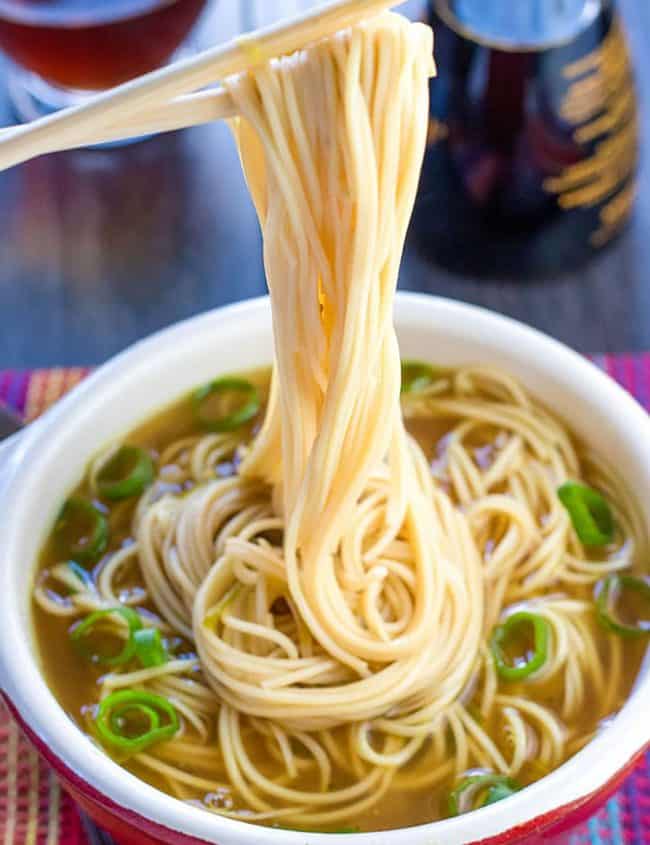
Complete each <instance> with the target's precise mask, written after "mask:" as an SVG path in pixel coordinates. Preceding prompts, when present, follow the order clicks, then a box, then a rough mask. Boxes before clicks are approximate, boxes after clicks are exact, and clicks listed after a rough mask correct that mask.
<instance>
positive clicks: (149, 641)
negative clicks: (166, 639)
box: [133, 628, 169, 668]
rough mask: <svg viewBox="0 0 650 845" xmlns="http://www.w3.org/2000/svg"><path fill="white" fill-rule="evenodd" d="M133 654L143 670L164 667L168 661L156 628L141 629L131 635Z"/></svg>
mask: <svg viewBox="0 0 650 845" xmlns="http://www.w3.org/2000/svg"><path fill="white" fill-rule="evenodd" d="M133 639H134V641H135V654H136V657H137V658H138V660H139V661H140V663H142V665H143V666H144V667H145V668H149V667H151V666H164V664H165V663H167V661H168V660H169V655H168V654H167V649H166V648H165V644H164V643H163V641H162V637H161V636H160V631H159V630H158V628H141V629H140V630H138V631H135V632H134V634H133Z"/></svg>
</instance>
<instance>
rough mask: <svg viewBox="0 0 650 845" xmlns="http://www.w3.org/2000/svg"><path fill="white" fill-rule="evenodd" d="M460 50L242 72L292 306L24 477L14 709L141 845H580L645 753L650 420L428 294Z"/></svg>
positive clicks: (290, 62) (107, 398) (183, 368)
mask: <svg viewBox="0 0 650 845" xmlns="http://www.w3.org/2000/svg"><path fill="white" fill-rule="evenodd" d="M432 47H433V45H432V33H431V31H430V30H429V29H428V28H427V27H426V26H424V25H422V24H420V23H411V22H409V21H407V20H406V19H405V18H403V17H401V16H400V15H396V14H392V13H385V14H380V15H377V16H375V17H372V18H370V19H368V20H366V21H363V22H361V23H359V24H358V25H354V26H352V27H350V28H349V29H347V30H343V31H341V32H339V33H336V34H335V35H333V36H330V37H323V38H321V39H317V40H315V41H314V42H312V43H310V44H308V45H307V46H306V47H305V48H304V49H302V50H299V51H297V52H296V53H293V54H291V55H289V56H285V57H281V58H277V59H268V58H266V57H265V56H264V54H263V52H261V53H260V54H259V55H258V54H257V53H254V54H255V56H256V60H255V61H254V62H253V63H252V65H251V66H250V67H248V68H247V69H246V71H245V72H243V73H242V74H240V75H237V76H231V77H227V78H226V79H225V80H224V82H223V86H224V88H225V89H226V93H227V95H228V96H229V98H230V100H231V102H232V104H233V108H234V110H235V112H236V115H237V116H236V117H234V118H232V120H231V125H232V129H233V134H234V138H235V141H236V143H237V145H238V149H239V153H240V158H241V162H242V167H243V171H244V175H245V177H246V181H247V184H248V186H249V189H250V193H251V196H252V199H253V202H254V204H255V208H256V211H257V214H258V218H259V221H260V226H261V229H262V234H263V242H264V263H265V270H266V277H267V282H268V287H269V294H270V295H269V299H268V300H265V299H262V300H255V301H252V302H246V303H241V304H239V305H236V306H231V307H229V308H224V309H220V310H218V311H215V312H213V313H210V314H207V315H205V316H202V317H197V318H195V319H193V320H190V321H188V322H186V323H182V324H180V325H178V326H176V327H174V328H172V329H169V330H167V331H164V332H162V333H160V334H158V335H156V336H154V337H153V338H151V339H149V340H147V341H144V342H142V343H139V344H137V345H136V346H134V347H133V348H132V349H131V350H129V351H127V352H125V353H124V354H123V355H120V356H118V357H117V358H116V359H115V360H114V361H113V362H112V363H110V364H108V365H106V366H105V367H103V368H101V369H100V370H99V371H98V372H97V373H95V374H94V375H93V376H92V377H91V378H90V379H88V381H87V382H86V383H84V384H83V385H81V386H80V387H78V388H77V389H76V390H75V391H73V393H72V394H71V395H70V396H68V397H67V398H65V399H64V400H63V401H62V402H61V403H60V404H59V405H57V406H56V408H54V409H53V410H52V411H51V412H49V413H48V414H47V415H46V416H45V418H44V419H43V420H41V421H39V422H37V423H35V424H34V425H33V426H31V427H30V429H29V430H28V431H27V432H26V433H25V434H24V435H21V437H20V438H19V439H18V442H17V443H16V444H9V445H8V446H5V447H4V452H5V459H6V460H5V463H6V466H5V470H6V471H5V472H4V473H3V480H2V490H1V491H0V495H1V496H2V505H3V507H2V511H1V517H0V548H2V550H3V556H4V565H5V585H4V587H5V589H4V590H3V591H2V593H1V594H0V603H1V605H0V613H1V614H2V619H3V636H2V638H0V682H1V684H2V688H3V691H4V694H5V696H6V697H7V700H8V701H9V703H10V707H11V709H12V711H13V712H14V713H15V714H16V716H17V718H18V719H19V720H20V722H21V724H22V725H23V726H24V728H25V730H26V731H27V733H28V735H29V736H31V737H32V738H33V740H34V742H35V743H36V744H37V746H38V747H39V749H40V750H41V751H42V753H43V755H44V756H45V757H46V759H47V760H49V761H50V762H51V763H52V765H53V766H54V767H55V769H56V770H57V772H58V773H59V774H60V776H61V777H62V779H63V781H64V782H65V783H66V784H67V786H68V788H69V789H70V790H71V791H72V793H73V795H74V796H75V797H76V799H77V800H78V801H79V802H80V803H81V805H82V806H83V807H85V808H86V809H87V810H88V811H89V812H90V814H91V815H92V816H93V817H94V818H96V819H97V820H98V821H99V822H100V823H101V824H103V825H104V826H106V827H107V828H108V829H109V830H111V831H112V832H113V833H115V834H116V835H117V837H118V840H119V841H120V843H121V845H127V843H135V842H143V841H144V842H163V843H174V842H212V843H220V845H247V843H273V842H277V843H279V842H287V843H292V842H293V843H296V845H297V844H298V843H305V842H318V841H328V838H329V837H330V836H331V835H332V834H337V835H339V836H341V837H343V841H346V840H347V839H350V840H354V841H357V838H358V840H359V841H369V842H373V843H379V844H381V843H389V842H390V843H391V845H394V844H395V843H404V845H406V843H416V842H417V843H421V842H428V841H431V842H436V843H439V844H440V845H457V843H460V842H477V841H484V842H505V841H508V842H535V841H540V838H543V839H545V840H550V839H554V838H555V839H561V838H562V837H563V836H565V835H566V831H567V829H568V828H569V827H570V826H571V825H573V824H575V822H576V821H577V820H578V819H580V818H582V817H584V816H585V815H586V814H588V813H589V812H590V811H591V810H592V809H593V808H594V807H595V806H596V805H597V804H598V802H599V801H602V799H603V798H604V797H605V796H606V795H607V794H608V792H609V791H611V790H612V789H613V788H614V787H615V785H616V784H617V782H619V781H620V779H621V778H622V777H623V775H624V773H625V771H626V770H627V769H628V768H629V767H630V766H631V765H632V764H633V762H634V760H635V759H636V758H637V757H638V755H639V754H641V753H642V751H643V750H644V748H645V747H646V745H647V744H648V739H649V729H648V721H647V716H646V714H647V712H648V705H649V704H650V679H649V677H648V671H647V665H646V664H645V663H644V655H645V647H646V644H647V639H648V636H649V635H650V619H649V616H650V613H649V610H650V582H649V581H648V525H649V522H650V520H649V516H650V510H649V508H650V505H648V496H647V495H646V492H647V491H648V490H649V489H650V436H648V435H649V434H650V431H649V423H648V418H647V416H646V415H645V413H644V412H643V410H642V409H641V408H640V407H639V406H638V405H637V404H636V403H635V402H634V400H632V399H631V398H630V397H629V396H628V395H626V394H625V393H624V392H623V391H622V390H620V389H619V388H618V387H617V386H616V385H614V384H613V383H612V382H611V381H609V380H608V379H607V378H606V377H605V376H604V375H603V374H602V373H600V372H599V371H598V370H597V369H596V368H595V367H593V366H592V365H590V364H589V363H587V362H586V361H584V360H583V359H582V358H580V357H579V356H577V355H576V354H574V353H572V352H571V351H570V350H568V349H567V348H565V347H563V346H561V345H560V344H557V343H555V342H554V341H552V340H550V339H548V338H545V337H543V336H542V335H540V334H538V333H536V332H534V331H532V330H530V329H527V328H525V327H523V326H521V325H519V324H517V323H515V322H513V321H510V320H507V319H504V318H503V317H499V316H497V315H494V314H490V313H488V312H485V311H481V310H479V309H475V308H471V307H469V306H465V305H461V304H459V303H452V302H446V301H443V300H439V299H434V298H428V297H423V296H415V295H399V296H397V298H395V289H396V286H397V276H398V270H399V264H400V259H401V254H402V249H403V244H404V239H405V236H406V231H407V228H408V223H409V219H410V214H411V210H412V207H413V202H414V198H415V193H416V190H417V185H418V178H419V171H420V165H421V161H422V156H423V152H424V146H425V142H426V135H427V118H428V109H427V104H428V91H429V79H430V76H431V75H432V74H433V72H434V63H433V61H432ZM253 52H254V51H253ZM496 804H498V806H494V805H496Z"/></svg>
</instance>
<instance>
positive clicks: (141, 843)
mask: <svg viewBox="0 0 650 845" xmlns="http://www.w3.org/2000/svg"><path fill="white" fill-rule="evenodd" d="M5 702H6V704H7V707H8V709H9V710H10V712H11V714H12V716H13V717H14V719H15V720H16V722H18V724H19V725H20V727H21V729H22V730H23V732H24V734H25V736H26V737H27V738H28V739H29V740H30V742H31V743H32V744H33V745H34V747H35V748H36V750H37V751H38V752H39V754H40V755H41V756H42V757H43V758H44V760H46V762H47V763H48V764H49V765H50V766H51V767H52V768H53V769H54V771H55V772H56V773H57V775H58V777H59V779H60V781H61V784H62V786H63V787H64V788H65V790H66V791H67V792H68V793H69V794H70V795H71V796H72V798H73V799H74V800H75V801H76V802H77V804H78V805H79V806H80V807H81V808H82V809H83V810H84V812H86V813H87V814H88V816H90V818H91V819H92V820H93V821H94V822H95V823H96V824H98V825H99V826H100V827H101V828H103V829H104V830H106V831H107V832H108V833H110V834H111V836H112V837H113V838H114V839H115V841H116V842H117V843H118V845H218V842H216V841H212V842H211V843H208V842H207V841H206V840H204V839H198V838H197V837H195V836H190V835H188V834H186V833H179V832H178V831H175V830H171V829H170V828H167V827H165V826H163V825H161V824H158V823H157V822H155V821H152V820H150V819H147V818H145V817H144V816H141V815H139V814H138V813H135V812H133V811H132V810H129V809H126V808H125V807H121V806H120V805H118V804H116V803H115V802H114V801H112V800H111V799H110V798H108V797H107V796H106V795H104V794H102V793H101V792H99V791H98V790H97V789H96V788H95V787H94V786H92V784H90V783H88V782H87V781H85V780H83V778H81V777H79V775H78V774H76V773H75V772H74V771H73V770H72V769H70V768H69V767H68V766H67V765H66V764H65V763H64V762H63V761H62V760H60V759H59V758H58V757H57V756H56V755H55V754H54V753H53V752H52V750H51V749H50V748H49V747H48V746H47V745H45V743H44V742H43V741H42V740H41V739H40V738H39V737H38V736H37V735H36V734H35V733H34V732H33V731H32V729H31V728H30V727H29V725H28V724H27V723H26V722H25V721H24V720H23V718H22V717H21V715H20V713H19V712H18V711H17V710H16V708H15V707H14V706H13V704H12V702H11V701H10V700H9V699H8V698H7V697H6V696H5ZM649 749H650V743H648V744H647V745H646V746H645V747H644V748H641V749H640V750H639V751H638V752H637V753H636V754H635V755H634V757H632V759H630V760H629V761H628V762H627V763H626V765H625V766H623V768H621V769H620V770H619V771H618V772H616V774H615V775H613V776H612V777H611V778H610V779H609V780H608V781H607V782H606V783H605V784H603V786H601V787H600V789H597V790H595V791H594V792H592V793H590V794H589V795H586V796H584V797H583V798H579V799H577V800H576V801H572V802H571V803H569V804H563V805H562V806H560V807H558V808H557V809H555V810H552V811H550V812H548V813H545V814H544V815H542V816H537V817H535V818H533V819H531V820H530V821H527V822H525V823H524V824H521V825H517V826H516V827H513V828H510V829H509V830H506V831H504V832H503V833H500V834H498V835H497V836H491V837H488V838H487V839H480V840H479V839H477V840H475V841H474V842H472V843H469V845H566V843H568V841H569V837H570V835H571V833H572V832H574V831H575V829H576V827H577V826H578V825H580V824H582V823H583V822H584V821H586V819H588V818H590V817H591V816H592V815H593V814H594V813H596V812H597V811H598V809H599V808H600V807H601V806H602V805H603V804H604V803H605V801H606V800H607V799H608V798H609V797H610V796H611V795H612V794H613V793H614V792H615V791H616V790H617V789H618V787H619V786H620V785H621V783H622V782H623V781H624V780H625V778H626V777H627V776H628V775H629V774H630V773H631V772H632V770H633V769H634V767H635V766H636V765H637V764H638V762H639V760H640V759H641V757H642V756H643V755H644V754H645V752H646V751H647V750H649Z"/></svg>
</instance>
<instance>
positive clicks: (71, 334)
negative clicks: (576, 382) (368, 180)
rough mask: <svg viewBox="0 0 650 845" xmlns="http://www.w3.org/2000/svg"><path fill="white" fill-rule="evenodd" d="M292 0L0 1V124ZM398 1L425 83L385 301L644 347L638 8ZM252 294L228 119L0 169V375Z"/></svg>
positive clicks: (253, 226)
mask: <svg viewBox="0 0 650 845" xmlns="http://www.w3.org/2000/svg"><path fill="white" fill-rule="evenodd" d="M308 5H311V4H310V3H309V2H308V0H278V2H270V0H0V49H1V50H2V51H3V52H2V54H1V55H0V126H8V125H10V124H13V123H15V122H16V121H17V120H19V119H30V118H32V117H35V116H37V115H38V114H41V113H43V112H45V111H48V110H51V109H54V108H57V107H58V106H60V105H62V104H67V103H70V102H75V101H77V100H78V99H80V98H83V96H84V94H83V92H82V90H81V89H89V88H93V89H96V88H102V87H106V86H109V85H112V84H115V83H117V82H120V81H123V80H124V79H126V78H129V76H132V75H134V74H138V73H141V72H143V71H144V70H147V69H148V68H150V67H153V66H157V65H160V64H161V63H164V62H165V61H166V60H167V59H168V58H169V56H171V55H172V54H173V53H174V51H175V50H177V49H178V48H180V50H181V51H182V52H185V53H189V52H192V51H193V50H196V49H200V48H202V47H206V46H209V45H211V44H214V43H217V42H220V41H224V40H227V39H229V38H231V37H232V36H234V35H236V34H238V33H241V32H244V31H248V30H250V29H252V28H254V27H255V26H259V25H262V24H265V23H269V22H271V21H272V20H274V19H276V18H279V17H282V16H284V15H286V14H289V13H291V12H292V11H295V10H296V9H298V8H302V7H304V6H308ZM402 8H403V9H404V10H405V11H406V12H407V13H408V14H409V15H411V16H413V17H420V18H422V19H426V20H429V21H430V22H432V23H433V24H434V26H435V29H436V38H437V41H436V43H437V48H436V58H437V61H438V68H439V76H438V78H437V79H436V80H434V81H433V82H432V87H431V95H432V100H431V116H430V125H429V139H428V150H427V156H426V160H425V167H424V172H423V178H422V183H421V187H420V193H419V197H418V202H417V206H416V212H415V215H414V219H413V224H412V226H411V231H410V234H409V238H408V246H407V252H406V255H405V258H404V262H403V267H402V273H401V278H400V287H401V288H403V289H408V290H419V291H426V292H429V293H438V294H443V295H445V296H451V297H454V298H457V299H462V300H465V301H468V302H473V303H477V304H479V305H485V306H488V307H491V308H493V309H496V310H498V311H500V312H502V313H504V314H508V315H511V316H513V317H517V318H519V319H522V320H524V321H525V322H527V323H529V324H532V325H534V326H537V327H538V328H540V329H542V330H544V331H546V332H548V333H549V334H551V335H554V336H556V337H558V338H560V339H561V340H563V341H565V342H566V343H568V344H570V345H572V346H573V347H575V348H577V349H579V350H580V351H582V352H586V353H613V352H622V351H636V350H641V349H648V348H650V280H649V279H648V270H649V269H650V176H649V175H648V168H647V166H646V158H647V156H646V154H645V151H646V150H647V145H648V143H649V142H650V124H649V122H648V121H649V118H648V99H649V98H650V58H649V57H650V4H648V3H647V0H620V1H619V2H612V0H490V2H488V0H432V2H430V3H428V2H426V1H425V0H412V2H408V3H405V4H403V7H402ZM628 47H629V50H630V52H629V53H628ZM264 291H265V282H264V277H263V271H262V261H261V242H260V236H259V232H258V228H257V223H256V220H255V215H254V212H253V208H252V205H251V203H250V201H249V199H248V197H247V193H246V188H245V185H244V182H243V179H242V176H241V173H240V170H239V164H238V160H237V155H236V152H235V149H234V145H233V143H232V141H231V139H230V137H229V132H228V129H227V127H226V126H225V125H221V124H215V125H210V126H204V127H200V128H194V129H189V130H184V131H181V132H175V133H169V134H166V135H161V136H158V137H155V138H151V139H148V140H142V141H139V142H138V143H133V144H129V145H125V146H121V147H114V148H111V149H87V150H78V151H73V152H67V153H59V154H56V155H51V156H48V157H43V158H40V159H37V160H34V161H32V162H29V163H27V164H24V165H21V166H20V167H17V168H14V169H12V170H10V171H6V172H4V173H0V368H9V367H15V368H28V367H41V366H42V367H44V366H53V365H94V364H97V363H100V362H102V361H104V360H105V359H106V358H108V357H109V356H110V355H112V354H114V353H116V352H118V351H120V350H121V349H123V348H124V347H125V346H126V345H128V344H129V343H131V342H133V341H134V340H136V339H138V338H140V337H142V336H144V335H146V334H148V333H150V332H152V331H154V330H156V329H158V328H161V327H163V326H165V325H168V324H169V323H172V322H174V321H175V320H178V319H181V318H183V317H188V316H191V315H192V314H195V313H197V312H199V311H202V310H205V309H208V308H212V307H214V306H217V305H222V304H224V303H227V302H232V301H235V300H238V299H242V298H246V297H251V296H257V295H259V294H262V293H263V292H264Z"/></svg>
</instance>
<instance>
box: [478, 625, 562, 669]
mask: <svg viewBox="0 0 650 845" xmlns="http://www.w3.org/2000/svg"><path fill="white" fill-rule="evenodd" d="M528 626H531V627H532V629H533V638H534V650H533V653H532V654H526V655H522V657H521V658H518V659H517V662H516V663H515V664H514V665H513V664H512V663H511V662H509V661H508V659H507V658H506V655H505V653H504V648H505V647H506V646H507V644H508V640H509V639H510V638H511V637H513V636H516V634H517V633H521V631H522V629H523V628H525V627H528ZM550 630H551V628H550V625H549V624H548V622H547V620H546V619H544V617H543V616H540V615H539V614H538V613H529V612H528V611H524V610H522V611H520V612H519V613H513V614H512V615H511V616H508V617H507V619H505V621H504V622H502V623H501V625H497V626H496V627H495V628H494V630H493V631H492V636H491V637H490V650H491V651H492V656H493V657H494V663H495V666H496V669H497V672H498V673H499V675H500V676H501V677H502V678H504V679H505V680H506V681H521V680H524V679H525V678H528V677H530V676H531V675H532V674H534V673H535V672H537V670H538V669H541V667H542V666H543V665H544V664H545V663H546V658H547V656H548V643H549V638H550Z"/></svg>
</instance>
